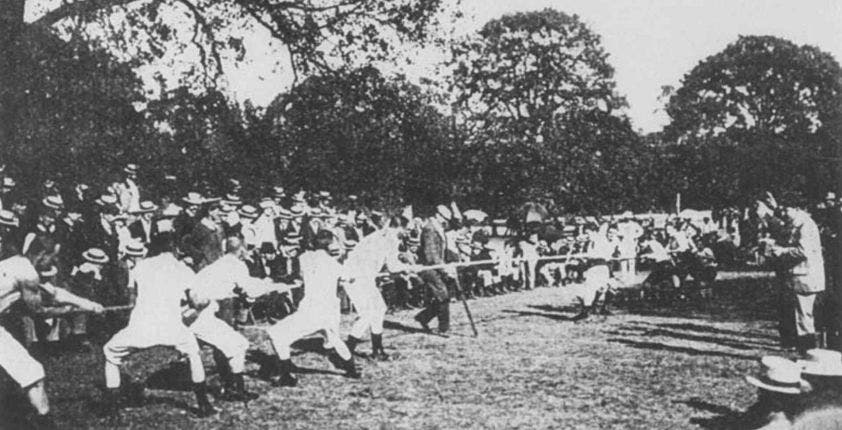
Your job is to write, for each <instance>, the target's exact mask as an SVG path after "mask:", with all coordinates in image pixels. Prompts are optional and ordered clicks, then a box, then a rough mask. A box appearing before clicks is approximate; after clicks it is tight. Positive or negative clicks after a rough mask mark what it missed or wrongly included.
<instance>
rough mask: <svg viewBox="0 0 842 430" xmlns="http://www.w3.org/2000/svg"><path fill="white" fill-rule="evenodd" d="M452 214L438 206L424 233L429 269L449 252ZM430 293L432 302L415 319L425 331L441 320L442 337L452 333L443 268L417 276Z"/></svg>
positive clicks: (424, 254)
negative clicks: (436, 319) (447, 236)
mask: <svg viewBox="0 0 842 430" xmlns="http://www.w3.org/2000/svg"><path fill="white" fill-rule="evenodd" d="M451 217H452V214H451V212H450V209H448V208H447V207H446V206H443V205H439V206H438V207H437V208H436V214H435V215H434V216H433V217H432V218H430V219H429V220H427V223H426V224H424V228H423V230H422V231H421V252H420V261H421V263H422V264H424V265H426V266H430V265H435V264H443V263H444V262H445V261H444V255H445V251H446V250H447V239H446V236H445V230H444V228H445V227H444V226H445V225H447V224H448V223H449V222H450V219H451ZM418 275H419V276H420V277H421V279H422V280H423V281H424V283H425V284H426V287H427V288H428V289H429V291H430V296H431V297H430V302H429V303H428V304H427V307H425V308H424V310H422V311H421V312H420V313H418V315H416V316H415V320H416V321H418V323H419V324H421V327H423V328H424V330H426V331H429V330H430V326H429V324H430V321H431V320H432V319H433V318H438V320H439V327H438V330H439V334H445V333H447V331H448V330H450V296H449V294H448V292H447V285H446V284H445V278H446V277H447V275H446V274H445V271H444V270H442V269H434V270H424V271H422V272H420V273H419V274H418Z"/></svg>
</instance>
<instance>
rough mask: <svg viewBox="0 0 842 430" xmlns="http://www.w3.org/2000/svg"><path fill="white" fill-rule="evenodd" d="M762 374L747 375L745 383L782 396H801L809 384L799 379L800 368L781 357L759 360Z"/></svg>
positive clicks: (767, 357)
mask: <svg viewBox="0 0 842 430" xmlns="http://www.w3.org/2000/svg"><path fill="white" fill-rule="evenodd" d="M760 364H761V365H762V366H763V369H762V372H761V373H760V374H759V375H757V376H752V375H748V376H746V381H748V383H749V384H751V385H754V386H755V387H757V388H761V389H764V390H767V391H774V392H777V393H783V394H801V393H803V392H806V391H807V390H809V387H810V384H809V383H808V382H807V381H805V380H804V379H802V378H801V366H799V365H798V364H796V363H795V362H794V361H792V360H787V359H786V358H783V357H775V356H766V357H763V358H762V359H761V360H760Z"/></svg>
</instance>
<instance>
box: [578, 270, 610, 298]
mask: <svg viewBox="0 0 842 430" xmlns="http://www.w3.org/2000/svg"><path fill="white" fill-rule="evenodd" d="M584 278H585V282H584V283H583V284H582V285H581V286H579V287H578V291H577V294H576V296H577V297H578V298H579V299H580V300H582V304H583V305H585V306H591V305H593V303H594V301H595V300H596V295H597V294H598V293H600V292H602V291H605V289H607V288H608V280H609V279H610V278H611V272H610V271H609V270H608V265H607V264H600V265H598V266H593V267H591V268H589V269H588V270H585V273H584Z"/></svg>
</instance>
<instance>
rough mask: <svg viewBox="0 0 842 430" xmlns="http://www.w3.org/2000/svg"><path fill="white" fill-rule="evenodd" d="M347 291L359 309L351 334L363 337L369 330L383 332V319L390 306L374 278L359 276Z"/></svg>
mask: <svg viewBox="0 0 842 430" xmlns="http://www.w3.org/2000/svg"><path fill="white" fill-rule="evenodd" d="M345 292H346V293H348V297H349V298H350V299H351V303H353V304H354V309H356V310H357V319H356V321H354V324H352V325H351V333H350V335H351V336H353V337H355V338H357V339H362V338H363V337H364V336H365V334H366V332H367V331H369V330H371V334H383V321H384V320H385V319H386V311H387V310H388V307H387V306H386V302H385V301H384V300H383V295H382V294H380V290H378V289H377V284H376V281H375V280H374V278H357V279H356V280H355V281H354V283H353V284H351V285H350V286H349V287H348V288H346V289H345Z"/></svg>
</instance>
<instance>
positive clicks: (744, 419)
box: [673, 398, 754, 430]
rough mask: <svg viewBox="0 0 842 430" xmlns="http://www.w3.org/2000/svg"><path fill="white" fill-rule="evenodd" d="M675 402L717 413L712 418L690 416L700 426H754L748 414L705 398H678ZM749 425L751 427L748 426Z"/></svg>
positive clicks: (707, 427)
mask: <svg viewBox="0 0 842 430" xmlns="http://www.w3.org/2000/svg"><path fill="white" fill-rule="evenodd" d="M673 403H679V404H684V405H687V406H690V407H691V408H693V409H696V410H699V411H705V412H711V413H714V414H717V416H715V417H711V418H702V417H693V418H690V423H691V424H695V425H697V426H699V427H702V428H705V429H711V430H713V429H716V430H725V429H732V430H736V429H745V428H754V427H751V423H750V422H749V421H751V420H750V419H749V417H748V416H747V414H745V413H743V412H740V411H735V410H733V409H731V408H729V407H727V406H721V405H716V404H713V403H710V402H706V401H704V400H701V399H698V398H691V399H687V400H678V401H675V402H673ZM747 426H749V427H747Z"/></svg>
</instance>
